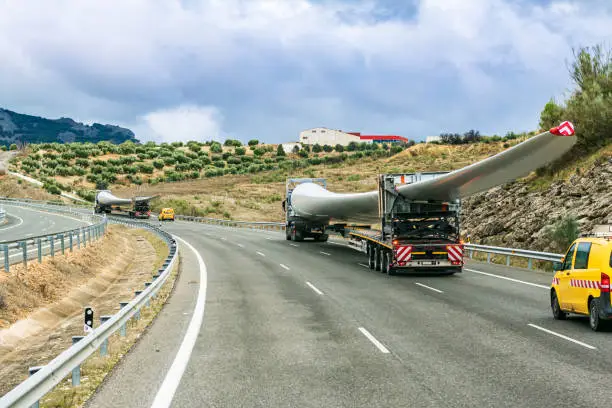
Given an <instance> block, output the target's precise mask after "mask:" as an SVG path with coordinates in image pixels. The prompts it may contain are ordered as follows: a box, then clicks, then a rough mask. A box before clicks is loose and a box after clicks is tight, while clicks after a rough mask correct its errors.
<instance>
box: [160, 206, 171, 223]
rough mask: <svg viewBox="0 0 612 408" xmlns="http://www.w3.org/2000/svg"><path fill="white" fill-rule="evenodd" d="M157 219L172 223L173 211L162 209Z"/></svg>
mask: <svg viewBox="0 0 612 408" xmlns="http://www.w3.org/2000/svg"><path fill="white" fill-rule="evenodd" d="M158 218H159V220H160V221H166V220H170V221H174V210H173V209H172V208H162V210H161V211H160V212H159V217H158Z"/></svg>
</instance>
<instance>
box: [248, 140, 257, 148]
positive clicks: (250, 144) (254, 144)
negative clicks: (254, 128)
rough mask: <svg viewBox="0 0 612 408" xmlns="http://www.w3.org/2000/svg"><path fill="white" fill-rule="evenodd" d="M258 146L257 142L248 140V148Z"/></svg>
mask: <svg viewBox="0 0 612 408" xmlns="http://www.w3.org/2000/svg"><path fill="white" fill-rule="evenodd" d="M258 144H259V140H257V139H251V140H249V146H257V145H258Z"/></svg>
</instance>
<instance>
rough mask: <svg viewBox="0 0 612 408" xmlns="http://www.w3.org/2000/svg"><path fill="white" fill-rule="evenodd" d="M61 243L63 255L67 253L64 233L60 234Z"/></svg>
mask: <svg viewBox="0 0 612 408" xmlns="http://www.w3.org/2000/svg"><path fill="white" fill-rule="evenodd" d="M59 236H60V239H61V245H62V255H65V254H66V243H65V242H64V234H60V235H59Z"/></svg>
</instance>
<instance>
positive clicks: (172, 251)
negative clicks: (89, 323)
mask: <svg viewBox="0 0 612 408" xmlns="http://www.w3.org/2000/svg"><path fill="white" fill-rule="evenodd" d="M107 220H108V222H110V223H116V224H123V225H127V226H128V227H132V228H144V229H148V230H150V231H152V232H154V233H155V234H156V235H157V236H158V237H160V238H161V239H162V240H164V242H165V243H166V244H167V245H168V248H169V254H168V257H167V258H166V260H165V261H164V263H163V267H162V268H160V269H159V270H158V271H157V273H156V274H155V275H153V280H152V281H151V282H146V283H145V284H144V289H143V290H141V291H140V290H139V291H136V296H135V297H134V298H133V299H132V300H131V301H129V302H121V303H120V309H119V311H118V312H117V313H116V314H115V315H113V316H103V317H104V318H103V319H101V324H100V326H98V327H97V328H94V329H93V330H92V331H91V332H89V334H87V335H86V336H75V337H73V338H72V343H73V344H72V346H71V347H70V348H68V349H67V350H65V351H64V352H63V353H61V354H60V355H59V356H57V357H55V358H54V359H53V360H51V361H50V362H49V363H48V364H47V365H45V366H39V367H30V368H29V372H30V377H28V379H26V380H25V381H24V382H22V383H21V384H19V385H18V386H17V387H15V388H14V389H12V390H11V391H9V392H8V393H7V394H6V395H4V396H3V397H2V398H0V407H30V406H37V404H38V401H39V400H40V398H42V397H43V396H45V394H47V393H48V392H49V391H51V390H52V389H53V388H54V387H55V386H56V385H57V384H58V383H60V382H61V381H62V380H63V379H64V378H65V377H66V376H68V375H69V374H71V375H72V384H73V386H75V385H79V384H80V374H81V370H80V367H81V364H82V363H83V362H84V361H85V360H86V359H87V358H88V357H89V356H91V355H92V354H93V353H95V352H96V351H97V350H100V354H101V355H102V356H108V339H109V337H110V336H111V335H112V334H114V333H115V332H117V331H119V332H120V334H121V335H122V336H125V335H126V330H127V322H128V321H130V319H133V318H137V316H138V315H139V313H140V310H141V309H142V308H143V307H147V305H149V300H150V299H151V298H154V297H155V295H156V293H157V292H158V291H159V290H160V288H161V287H162V286H163V284H164V282H165V281H166V280H167V279H168V277H169V276H170V273H171V271H172V268H173V267H174V265H175V264H176V262H177V260H178V245H177V243H176V241H175V240H174V238H173V237H172V235H170V234H168V233H166V232H164V231H162V230H160V229H158V228H156V227H154V226H152V225H150V224H148V223H146V222H139V221H128V220H123V219H117V218H115V217H108V219H107Z"/></svg>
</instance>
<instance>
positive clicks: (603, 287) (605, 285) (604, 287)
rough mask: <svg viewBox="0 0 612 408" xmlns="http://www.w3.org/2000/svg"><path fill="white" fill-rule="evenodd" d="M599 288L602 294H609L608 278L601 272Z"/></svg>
mask: <svg viewBox="0 0 612 408" xmlns="http://www.w3.org/2000/svg"><path fill="white" fill-rule="evenodd" d="M599 288H600V289H601V291H602V292H606V293H610V277H609V276H608V275H606V274H605V273H603V272H602V274H601V282H600V283H599Z"/></svg>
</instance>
